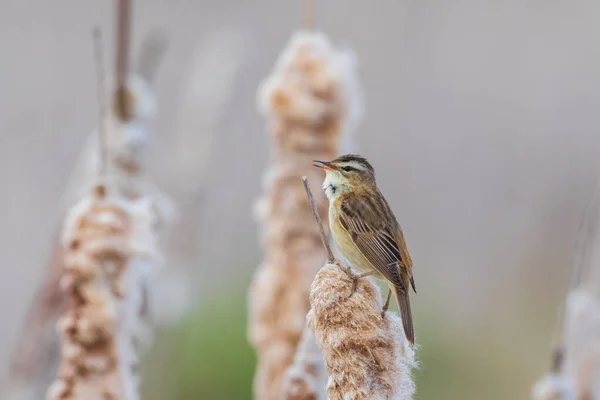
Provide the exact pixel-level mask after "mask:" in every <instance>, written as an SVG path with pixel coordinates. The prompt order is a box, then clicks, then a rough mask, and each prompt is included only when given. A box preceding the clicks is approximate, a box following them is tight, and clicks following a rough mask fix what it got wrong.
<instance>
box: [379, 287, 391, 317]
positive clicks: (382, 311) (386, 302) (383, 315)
mask: <svg viewBox="0 0 600 400" xmlns="http://www.w3.org/2000/svg"><path fill="white" fill-rule="evenodd" d="M391 297H392V289H388V296H387V300H386V301H385V304H384V305H383V308H382V309H381V318H385V313H386V312H387V310H388V308H389V307H390V298H391Z"/></svg>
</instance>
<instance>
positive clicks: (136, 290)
mask: <svg viewBox="0 0 600 400" xmlns="http://www.w3.org/2000/svg"><path fill="white" fill-rule="evenodd" d="M153 215H154V213H153V210H152V208H151V207H150V203H149V202H148V201H145V200H144V199H138V200H129V199H123V198H122V197H120V196H118V195H117V196H114V195H112V196H111V195H110V193H106V188H105V186H103V185H100V186H98V187H97V188H96V190H95V192H94V195H93V196H88V197H86V198H84V199H83V200H82V201H81V202H80V203H79V204H77V205H76V206H75V207H73V209H72V210H71V211H70V212H69V214H68V216H67V218H66V219H65V225H64V230H63V247H64V249H65V264H64V273H63V276H62V279H61V282H60V285H61V288H62V290H63V291H64V292H65V294H66V296H67V299H68V305H67V310H66V312H65V314H64V316H63V317H62V318H61V319H60V320H59V322H58V329H59V332H60V334H61V336H62V346H61V357H62V359H61V363H60V367H59V372H58V378H57V380H56V381H55V382H54V383H53V384H52V385H51V387H50V389H49V390H48V394H47V398H48V399H49V400H59V399H60V400H68V399H84V398H85V399H90V400H94V399H98V400H103V399H106V398H110V399H122V400H135V399H137V398H138V395H137V377H136V376H135V374H134V367H135V366H136V363H137V349H136V344H137V343H138V342H139V341H140V340H143V338H144V335H145V333H146V332H145V325H144V324H143V322H142V321H141V320H140V318H139V309H140V308H141V306H142V304H141V299H142V296H141V292H140V289H141V287H140V286H139V275H140V274H143V273H145V272H144V271H143V268H144V266H145V265H147V264H146V263H145V260H146V259H151V260H152V259H155V258H156V255H155V254H154V253H155V249H156V248H157V246H156V242H155V239H156V238H155V235H154V234H153V228H152V226H153V225H154V221H153Z"/></svg>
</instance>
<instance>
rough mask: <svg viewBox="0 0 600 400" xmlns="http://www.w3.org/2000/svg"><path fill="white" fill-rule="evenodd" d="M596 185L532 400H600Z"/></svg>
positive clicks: (599, 204)
mask: <svg viewBox="0 0 600 400" xmlns="http://www.w3.org/2000/svg"><path fill="white" fill-rule="evenodd" d="M599 224H600V184H599V185H597V187H596V189H595V191H594V193H593V195H592V197H591V199H590V203H589V205H588V207H587V209H586V211H585V213H584V215H583V219H582V221H581V226H580V232H579V237H578V241H577V247H576V250H575V259H574V262H573V267H572V270H571V273H570V275H571V276H570V283H569V289H568V294H567V298H566V301H565V304H564V307H561V308H560V309H559V319H558V323H557V326H556V332H555V339H554V341H555V344H554V348H553V351H552V362H551V368H550V373H548V374H546V375H545V376H544V377H542V378H541V379H540V380H539V381H538V382H537V383H536V384H535V386H534V388H533V398H534V400H593V399H598V398H600V290H599V288H600V268H598V266H599V265H600V264H599V263H600V236H599V235H598V233H599V232H600V231H599V230H598V227H599V226H600V225H599Z"/></svg>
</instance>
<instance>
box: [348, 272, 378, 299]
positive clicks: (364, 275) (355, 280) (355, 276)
mask: <svg viewBox="0 0 600 400" xmlns="http://www.w3.org/2000/svg"><path fill="white" fill-rule="evenodd" d="M376 273H377V271H375V270H371V271H369V272H363V273H362V274H358V275H354V276H353V277H352V292H351V293H350V296H348V297H352V295H353V294H354V292H356V287H357V286H358V280H359V279H360V278H364V277H366V276H370V275H375V274H376Z"/></svg>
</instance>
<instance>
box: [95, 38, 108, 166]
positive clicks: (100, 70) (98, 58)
mask: <svg viewBox="0 0 600 400" xmlns="http://www.w3.org/2000/svg"><path fill="white" fill-rule="evenodd" d="M93 38H94V62H95V64H96V90H97V92H98V111H99V114H98V144H99V148H100V166H99V171H100V175H101V176H104V175H105V174H106V169H107V167H108V133H107V131H106V116H107V114H106V113H107V111H108V108H107V107H106V93H105V91H104V90H105V88H106V77H105V73H104V55H103V51H102V48H103V46H102V32H101V31H100V28H98V27H95V28H94V30H93Z"/></svg>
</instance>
